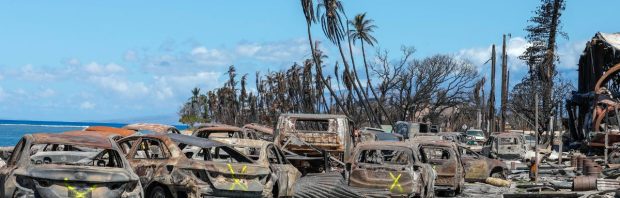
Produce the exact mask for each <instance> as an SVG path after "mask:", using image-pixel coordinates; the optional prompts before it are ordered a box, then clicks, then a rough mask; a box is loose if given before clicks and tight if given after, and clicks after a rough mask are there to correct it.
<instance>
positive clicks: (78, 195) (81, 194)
mask: <svg viewBox="0 0 620 198" xmlns="http://www.w3.org/2000/svg"><path fill="white" fill-rule="evenodd" d="M67 181H69V179H68V178H65V184H66V185H67V189H69V191H71V192H73V193H74V194H75V198H86V195H88V193H89V192H92V191H93V190H95V187H96V185H93V186H91V187H88V189H87V190H84V191H80V190H78V189H77V188H75V186H71V185H69V184H68V183H66V182H67Z"/></svg>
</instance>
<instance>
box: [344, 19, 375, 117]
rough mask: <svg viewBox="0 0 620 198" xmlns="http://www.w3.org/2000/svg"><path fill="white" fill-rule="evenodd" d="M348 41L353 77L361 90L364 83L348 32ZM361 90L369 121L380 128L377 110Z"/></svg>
mask: <svg viewBox="0 0 620 198" xmlns="http://www.w3.org/2000/svg"><path fill="white" fill-rule="evenodd" d="M347 32H349V26H347ZM347 41H348V42H349V55H350V56H351V64H352V65H353V77H354V78H355V82H357V87H359V89H360V90H361V89H362V83H361V82H360V79H359V76H358V75H357V67H356V66H355V60H354V58H353V47H352V46H351V38H350V37H349V35H348V34H347ZM355 82H354V84H355ZM359 92H362V100H363V101H362V102H364V103H366V105H365V106H366V107H367V108H368V109H367V110H366V113H367V114H368V121H369V122H370V123H371V124H374V125H375V127H378V128H380V127H381V123H380V122H379V121H378V119H377V116H376V115H375V111H374V110H373V109H372V106H371V105H370V102H368V95H367V94H366V92H364V91H363V90H362V91H358V95H359ZM369 112H370V113H369Z"/></svg>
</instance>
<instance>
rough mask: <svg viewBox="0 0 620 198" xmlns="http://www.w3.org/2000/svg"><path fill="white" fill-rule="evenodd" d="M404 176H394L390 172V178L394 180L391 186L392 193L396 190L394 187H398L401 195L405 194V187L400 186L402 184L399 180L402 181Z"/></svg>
mask: <svg viewBox="0 0 620 198" xmlns="http://www.w3.org/2000/svg"><path fill="white" fill-rule="evenodd" d="M401 175H402V174H401V173H399V174H398V176H394V174H392V172H390V177H391V178H392V180H393V182H392V185H391V186H390V192H392V190H393V189H394V187H398V191H400V192H401V193H402V192H403V187H402V186H400V183H398V180H399V179H400V176H401Z"/></svg>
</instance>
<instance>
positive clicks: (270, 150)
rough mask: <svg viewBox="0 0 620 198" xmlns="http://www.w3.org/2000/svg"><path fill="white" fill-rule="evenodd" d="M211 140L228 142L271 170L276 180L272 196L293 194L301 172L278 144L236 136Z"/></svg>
mask: <svg viewBox="0 0 620 198" xmlns="http://www.w3.org/2000/svg"><path fill="white" fill-rule="evenodd" d="M213 140H215V141H218V142H223V143H226V144H229V145H231V146H232V147H233V148H235V149H237V150H238V151H241V152H242V153H243V154H245V155H247V156H249V157H250V158H252V159H253V160H254V162H256V163H258V164H261V165H263V166H265V167H269V168H270V169H271V171H272V172H273V176H272V180H274V181H276V182H275V184H274V187H273V189H274V190H273V192H274V193H273V196H274V197H291V196H293V192H294V186H295V182H297V180H298V179H299V178H300V177H301V172H299V170H297V168H295V167H294V166H293V165H291V164H290V163H289V161H288V160H287V159H286V156H285V155H284V152H282V151H281V150H280V148H278V146H276V145H274V144H273V143H272V142H267V141H263V140H248V139H237V138H215V139H213Z"/></svg>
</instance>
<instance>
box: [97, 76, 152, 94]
mask: <svg viewBox="0 0 620 198" xmlns="http://www.w3.org/2000/svg"><path fill="white" fill-rule="evenodd" d="M88 79H89V80H90V81H91V82H93V83H95V84H96V85H98V86H99V87H101V88H103V89H105V90H109V91H113V92H116V93H119V94H121V95H124V96H127V97H136V96H141V95H146V94H147V93H148V92H149V88H148V87H147V86H146V85H145V84H144V83H143V82H131V81H127V80H125V79H122V78H119V77H115V76H91V77H89V78H88Z"/></svg>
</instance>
